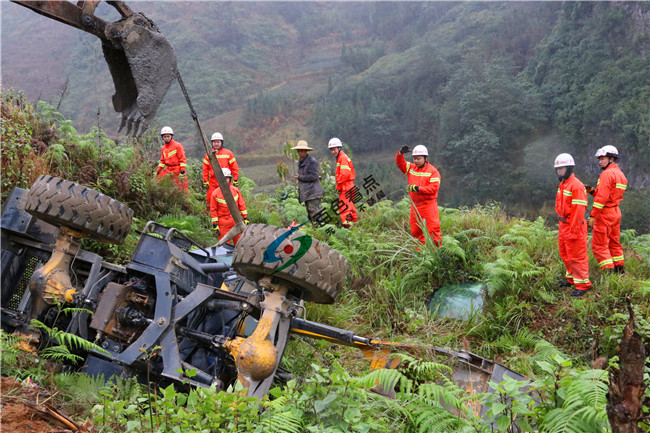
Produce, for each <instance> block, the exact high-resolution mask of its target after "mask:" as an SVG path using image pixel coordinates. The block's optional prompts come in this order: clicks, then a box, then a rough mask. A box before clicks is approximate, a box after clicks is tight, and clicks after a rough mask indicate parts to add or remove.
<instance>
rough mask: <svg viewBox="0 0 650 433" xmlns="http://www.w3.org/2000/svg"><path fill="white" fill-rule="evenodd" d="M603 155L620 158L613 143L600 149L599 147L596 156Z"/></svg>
mask: <svg viewBox="0 0 650 433" xmlns="http://www.w3.org/2000/svg"><path fill="white" fill-rule="evenodd" d="M601 156H609V157H610V158H618V149H617V148H615V147H614V146H612V145H611V144H608V145H607V146H603V147H601V148H600V149H598V151H597V152H596V158H599V157H601Z"/></svg>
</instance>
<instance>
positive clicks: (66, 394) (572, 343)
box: [2, 91, 650, 432]
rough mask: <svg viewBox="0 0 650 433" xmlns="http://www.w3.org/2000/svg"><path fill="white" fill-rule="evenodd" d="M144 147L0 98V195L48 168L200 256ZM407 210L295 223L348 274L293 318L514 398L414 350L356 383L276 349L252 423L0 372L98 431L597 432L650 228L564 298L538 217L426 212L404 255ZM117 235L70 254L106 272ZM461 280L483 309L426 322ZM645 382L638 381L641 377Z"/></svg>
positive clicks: (309, 358)
mask: <svg viewBox="0 0 650 433" xmlns="http://www.w3.org/2000/svg"><path fill="white" fill-rule="evenodd" d="M157 141H158V138H157V137H156V136H155V135H149V136H145V137H142V138H141V139H138V140H130V141H121V142H119V143H118V142H115V141H112V140H109V139H107V138H106V136H105V134H104V132H103V131H102V130H100V129H93V130H92V131H91V132H90V133H88V134H80V133H78V132H77V131H75V129H74V128H73V127H72V122H71V121H70V120H65V119H64V117H63V116H62V115H61V114H60V113H58V112H57V111H56V110H55V109H54V108H53V107H52V106H51V105H49V104H47V103H43V102H40V103H39V104H37V107H33V106H32V105H30V104H29V102H27V101H26V100H25V98H24V97H22V95H21V94H20V93H16V92H14V91H7V92H4V93H3V94H2V146H3V147H2V166H3V178H2V197H3V198H4V197H6V194H7V193H8V192H9V190H10V189H11V188H12V187H14V186H19V187H23V188H28V187H29V185H30V184H31V182H32V181H33V180H34V179H35V178H36V177H37V176H38V175H39V174H54V175H57V176H62V177H65V178H68V179H71V180H74V181H77V182H81V183H83V184H86V185H90V186H92V187H93V188H95V189H98V190H100V191H102V192H104V193H107V194H109V195H111V196H113V197H114V198H117V199H119V200H121V201H123V202H125V203H127V204H129V205H130V206H131V207H133V209H134V210H135V211H136V217H137V220H136V221H135V223H134V228H136V229H138V228H141V227H142V225H143V224H144V222H146V221H147V220H149V219H155V220H157V221H158V222H160V223H162V224H166V225H170V226H174V227H177V228H179V229H181V230H183V231H185V232H186V233H187V234H189V235H190V236H192V237H193V238H195V239H196V240H198V241H199V242H201V243H203V244H205V245H209V244H212V243H214V242H215V239H214V238H213V237H212V234H211V233H210V231H209V230H208V227H209V220H208V218H207V215H205V211H204V202H203V193H202V192H201V190H200V186H201V181H200V179H199V177H198V176H199V175H198V173H199V170H198V161H192V162H191V164H190V167H191V168H190V169H189V170H188V171H189V172H190V173H191V176H190V184H191V187H192V190H193V192H192V193H191V194H190V196H185V195H183V194H180V193H177V192H176V190H175V188H174V186H173V185H172V184H171V183H165V182H162V183H156V182H154V181H153V172H154V168H155V164H156V161H155V155H156V152H153V151H152V149H154V148H157V146H158V145H159V144H158V143H157ZM322 169H323V170H324V172H323V173H322V174H323V182H324V184H325V191H326V193H327V199H326V200H325V202H326V203H329V202H330V201H331V199H332V198H333V197H334V188H333V181H332V178H331V168H330V167H327V166H326V165H323V167H322ZM243 185H244V186H243V191H244V195H245V197H246V200H247V204H248V209H249V218H250V219H251V221H253V222H257V223H267V224H276V225H281V226H286V224H288V223H289V222H291V221H305V220H306V213H305V209H304V206H302V205H300V204H299V203H298V201H297V199H296V191H295V187H294V186H292V185H286V186H285V187H284V188H283V189H282V190H279V191H277V192H276V193H274V194H270V195H262V194H254V193H253V192H252V190H253V187H254V185H253V183H252V182H251V181H250V180H248V179H244V180H243ZM408 208H409V203H408V201H407V200H397V201H394V202H393V201H389V200H387V199H385V200H381V201H379V202H378V203H376V204H374V205H372V206H368V207H367V210H366V211H364V212H362V213H361V218H360V222H359V223H358V224H357V225H355V227H354V228H353V229H352V230H350V231H346V230H342V229H339V228H337V227H336V226H325V227H322V228H313V227H305V228H304V231H305V232H306V233H307V234H309V235H311V236H313V237H316V238H318V239H320V240H323V241H325V242H327V243H328V244H330V245H331V246H332V247H334V248H336V249H337V250H339V251H340V252H341V253H343V254H344V255H345V256H346V257H347V258H348V260H349V262H350V265H351V272H350V275H349V277H348V281H347V284H346V286H345V288H344V290H343V291H342V293H341V294H340V295H339V298H338V301H337V303H336V304H334V305H310V306H308V312H307V318H308V319H311V320H315V321H319V322H322V323H326V324H330V325H333V326H337V327H341V328H345V329H350V330H353V331H354V332H356V333H358V334H360V335H365V336H373V337H379V338H384V339H389V340H394V341H402V342H410V343H415V344H418V345H421V346H423V347H428V346H431V345H437V346H441V347H448V348H451V349H455V350H461V349H463V348H467V349H469V350H471V351H472V352H474V353H477V354H479V355H482V356H485V357H488V358H492V359H495V360H497V361H499V362H501V363H503V364H505V365H507V366H508V367H510V368H512V369H514V370H516V371H519V372H520V373H522V374H525V375H526V376H528V377H530V378H531V382H529V383H528V385H530V392H529V393H524V392H523V391H521V386H522V384H521V383H516V382H512V381H506V382H503V383H501V384H493V385H492V386H493V388H494V389H495V391H496V392H495V393H493V394H489V395H484V394H478V395H474V396H472V395H468V394H467V393H466V391H464V390H462V389H461V388H459V387H458V386H457V385H455V384H453V383H452V382H451V381H450V380H449V372H450V367H449V366H448V365H447V364H448V360H447V359H444V358H435V357H434V356H433V355H432V354H431V353H427V352H426V351H425V350H423V351H422V352H420V353H417V354H411V355H403V356H404V358H403V360H402V367H401V368H400V369H398V370H380V371H375V372H370V373H369V372H368V368H367V364H366V363H365V361H364V360H363V357H362V355H361V354H360V353H357V352H355V351H354V350H353V349H343V348H339V347H336V346H332V345H330V344H329V343H325V342H317V343H314V344H307V343H306V342H305V341H303V340H301V339H296V340H292V341H291V343H290V346H289V348H288V350H287V352H286V353H285V356H284V357H283V365H284V367H286V368H287V369H288V370H290V371H292V372H293V373H294V374H295V375H296V379H295V380H291V381H289V382H288V383H286V384H284V385H281V386H280V385H279V387H278V388H276V389H274V390H272V392H271V396H270V397H269V398H268V399H264V401H263V402H262V408H263V410H262V411H261V412H260V411H259V406H258V402H257V401H256V400H251V399H247V398H244V397H242V396H241V395H239V394H237V393H231V394H225V393H215V392H214V391H213V390H195V391H192V392H190V393H189V394H181V393H179V392H177V391H175V390H174V389H173V388H171V387H170V388H166V389H153V388H151V389H150V388H147V387H145V388H142V387H140V386H137V385H135V384H134V383H132V382H128V381H127V382H123V381H118V382H117V383H115V384H104V383H103V382H102V381H99V380H93V379H90V378H88V377H85V376H78V375H71V374H58V375H55V374H54V373H53V369H52V364H47V363H48V362H51V361H47V360H46V359H45V358H47V356H43V354H41V358H34V357H31V356H28V355H26V354H24V353H22V352H19V351H17V350H16V349H14V348H13V346H12V342H13V340H12V337H10V336H3V339H2V344H3V356H2V372H3V375H6V374H10V375H13V376H15V377H17V378H19V379H21V380H22V379H26V378H28V377H29V378H30V379H31V380H32V381H35V382H36V383H37V384H39V386H41V387H44V388H47V389H51V390H52V391H54V390H55V389H58V393H56V395H55V399H56V401H57V402H58V403H59V404H62V405H66V407H67V408H68V410H70V411H72V412H73V413H75V414H77V415H78V416H79V417H80V418H83V419H89V420H92V422H93V423H94V425H95V427H96V428H97V429H98V430H99V431H103V432H124V431H161V432H162V431H185V432H189V431H191V432H194V431H196V432H204V431H241V432H250V431H259V432H262V431H283V432H304V431H312V432H325V431H326V432H348V431H356V432H370V431H372V432H395V431H404V432H415V431H417V432H428V431H441V432H453V431H459V432H461V431H462V432H492V431H500V432H511V431H516V428H518V427H516V426H519V428H522V429H523V430H524V431H532V429H538V431H545V432H560V431H562V432H573V431H576V432H577V431H580V432H606V431H610V430H609V424H608V421H607V416H606V414H605V405H606V402H607V401H606V392H607V381H608V378H607V371H613V369H616V368H618V364H617V363H618V358H617V356H616V355H617V353H616V347H617V344H618V342H619V341H620V338H621V332H622V328H623V326H624V324H625V323H627V321H628V314H627V310H626V304H625V298H626V297H629V299H630V301H631V303H632V305H633V309H634V311H635V312H636V320H637V331H638V332H639V333H640V334H641V335H642V336H643V338H644V341H645V343H646V346H648V342H650V322H648V317H650V301H649V300H650V296H649V295H650V235H647V234H646V235H639V236H637V235H636V234H635V233H634V231H632V230H627V231H625V232H624V233H623V236H622V242H623V244H624V247H625V256H626V270H627V273H626V274H625V275H619V274H605V273H601V272H599V271H598V270H597V266H596V264H595V262H594V259H593V257H591V256H590V261H591V269H592V274H591V279H592V280H593V281H594V283H595V288H594V290H593V291H592V292H591V293H589V294H588V295H586V296H585V297H583V298H580V299H575V298H571V297H570V296H569V294H568V293H569V292H567V291H565V290H561V289H560V288H559V287H558V283H559V281H560V280H561V279H562V276H563V273H564V268H563V265H562V263H561V261H560V259H559V256H558V253H557V232H556V230H555V227H553V226H551V227H549V226H546V225H545V224H544V221H543V220H542V219H541V218H540V219H536V220H534V221H531V220H527V219H523V218H513V217H511V216H509V215H508V214H507V213H506V212H505V211H504V210H503V209H501V208H500V206H499V205H498V204H497V203H492V204H490V205H487V206H480V205H478V206H474V207H471V208H458V209H454V208H444V209H442V211H441V225H442V233H443V235H444V236H443V246H442V247H441V248H439V249H437V250H433V248H431V245H430V244H429V245H427V247H425V248H421V250H417V249H416V247H417V246H418V243H417V242H416V241H414V240H413V239H412V238H411V237H410V235H409V231H408ZM328 229H333V230H334V233H333V234H329V233H328ZM135 240H136V234H135V231H134V232H133V234H131V235H129V237H128V238H127V241H126V242H125V243H124V244H123V245H121V246H119V247H108V246H105V245H99V244H97V243H94V242H89V243H87V244H86V245H85V247H86V248H89V249H93V250H95V251H98V252H100V253H101V254H103V255H104V256H105V260H111V261H116V262H120V261H122V260H125V259H127V258H128V256H129V252H130V251H131V250H132V248H133V245H134V242H135ZM468 281H480V282H483V283H484V284H485V287H486V291H485V307H484V310H483V311H482V312H478V311H477V312H475V313H474V314H472V315H471V316H470V318H469V320H467V321H459V320H451V319H445V318H440V317H437V316H436V314H435V312H432V311H430V310H428V309H427V307H426V306H425V302H424V301H425V299H426V298H427V296H428V295H429V294H430V293H431V292H432V291H433V289H434V288H437V287H440V286H443V285H447V284H452V283H460V282H468ZM61 357H62V355H61V354H58V358H57V356H50V358H54V359H55V360H56V359H60V358H61ZM63 357H64V358H65V356H63ZM645 374H646V378H648V377H649V376H648V375H649V374H650V370H648V369H647V368H646V372H645ZM377 381H379V383H380V384H389V383H390V384H393V383H395V384H397V395H396V397H395V399H386V398H384V397H380V396H377V395H375V394H373V393H370V392H369V391H368V390H369V389H370V388H371V387H373V386H374V385H375V384H376V382H377ZM533 397H535V398H536V400H533ZM648 399H650V391H648V390H646V401H648ZM477 403H480V404H483V405H485V406H486V407H487V408H488V409H489V411H488V413H487V415H486V416H485V417H479V416H478V415H477V414H476V413H475V412H474V411H473V410H472V407H474V406H473V405H475V404H477ZM646 415H648V413H647V412H646ZM643 425H644V427H645V428H648V425H647V423H646V424H643Z"/></svg>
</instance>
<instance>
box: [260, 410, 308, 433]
mask: <svg viewBox="0 0 650 433" xmlns="http://www.w3.org/2000/svg"><path fill="white" fill-rule="evenodd" d="M263 425H264V426H265V427H266V428H267V430H266V431H268V432H271V433H301V432H302V431H303V425H302V421H301V420H300V419H298V418H297V417H296V416H295V415H294V414H293V412H291V411H285V412H275V413H272V414H271V415H270V416H269V417H268V418H267V419H265V420H264V421H263Z"/></svg>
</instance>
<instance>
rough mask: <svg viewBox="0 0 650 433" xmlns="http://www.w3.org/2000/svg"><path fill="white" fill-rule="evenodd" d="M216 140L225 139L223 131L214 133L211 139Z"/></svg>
mask: <svg viewBox="0 0 650 433" xmlns="http://www.w3.org/2000/svg"><path fill="white" fill-rule="evenodd" d="M214 140H221V141H223V135H221V132H215V133H214V134H212V138H211V139H210V141H214Z"/></svg>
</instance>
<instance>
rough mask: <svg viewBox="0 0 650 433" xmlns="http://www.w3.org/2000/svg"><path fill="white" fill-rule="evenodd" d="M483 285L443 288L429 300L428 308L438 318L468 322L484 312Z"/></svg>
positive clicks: (468, 284) (472, 284) (458, 285)
mask: <svg viewBox="0 0 650 433" xmlns="http://www.w3.org/2000/svg"><path fill="white" fill-rule="evenodd" d="M484 288H485V286H484V285H483V283H465V284H453V285H449V286H443V287H440V288H438V289H436V290H435V291H434V292H433V293H432V294H431V296H430V297H429V298H428V299H427V307H428V308H429V310H430V311H433V312H435V313H436V316H438V317H447V318H450V319H460V320H467V319H468V318H469V317H470V315H473V314H477V313H480V312H481V311H483V289H484Z"/></svg>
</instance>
